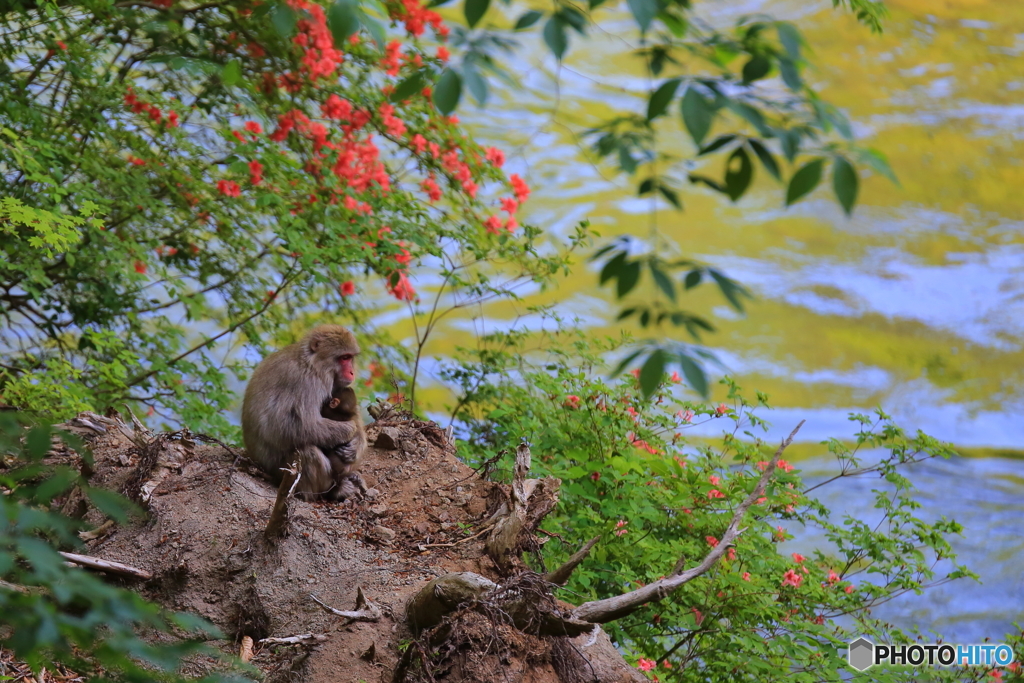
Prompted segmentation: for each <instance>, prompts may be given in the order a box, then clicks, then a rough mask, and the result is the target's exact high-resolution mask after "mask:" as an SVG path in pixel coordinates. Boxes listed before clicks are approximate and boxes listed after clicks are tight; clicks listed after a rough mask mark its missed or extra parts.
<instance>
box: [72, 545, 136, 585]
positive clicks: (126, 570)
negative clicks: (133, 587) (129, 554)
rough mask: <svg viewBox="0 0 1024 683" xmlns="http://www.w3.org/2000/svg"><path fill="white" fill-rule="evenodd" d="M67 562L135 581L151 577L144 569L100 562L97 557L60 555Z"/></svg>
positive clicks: (108, 561)
mask: <svg viewBox="0 0 1024 683" xmlns="http://www.w3.org/2000/svg"><path fill="white" fill-rule="evenodd" d="M60 556H61V557H63V558H64V559H65V560H67V561H68V562H71V563H73V564H77V565H79V566H81V567H86V568H88V569H99V570H100V571H104V572H108V573H110V574H118V575H120V576H130V577H132V578H135V579H146V580H148V579H152V578H153V575H152V574H151V573H149V572H147V571H146V570H144V569H137V568H135V567H129V566H128V565H126V564H121V563H120V562H114V561H113V560H101V559H99V558H98V557H89V556H88V555H78V554H75V553H63V552H62V553H61V554H60Z"/></svg>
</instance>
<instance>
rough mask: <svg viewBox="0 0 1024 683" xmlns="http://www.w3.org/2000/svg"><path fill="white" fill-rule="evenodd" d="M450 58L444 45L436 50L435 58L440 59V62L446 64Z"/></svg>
mask: <svg viewBox="0 0 1024 683" xmlns="http://www.w3.org/2000/svg"><path fill="white" fill-rule="evenodd" d="M450 57H451V54H449V52H448V48H446V47H445V46H444V45H442V46H441V47H439V48H437V58H438V59H440V60H441V61H442V62H447V61H448V59H449V58H450Z"/></svg>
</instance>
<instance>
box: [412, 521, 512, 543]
mask: <svg viewBox="0 0 1024 683" xmlns="http://www.w3.org/2000/svg"><path fill="white" fill-rule="evenodd" d="M492 526H494V523H493V522H490V523H488V524H484V526H483V528H482V529H480V531H478V532H476V533H475V534H473V535H472V536H467V537H466V538H460V539H459V540H457V541H454V542H452V543H423V544H421V545H418V546H416V547H417V548H452V547H455V546H457V545H459V544H460V543H465V542H466V541H472V540H473V539H474V538H479V537H481V536H483V535H484V534H485V533H487V532H488V530H490V528H491V527H492Z"/></svg>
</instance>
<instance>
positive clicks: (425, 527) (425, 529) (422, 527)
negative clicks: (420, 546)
mask: <svg viewBox="0 0 1024 683" xmlns="http://www.w3.org/2000/svg"><path fill="white" fill-rule="evenodd" d="M413 530H414V531H415V532H416V533H418V534H419V535H420V536H426V535H427V534H429V533H430V525H429V524H427V523H426V522H420V523H419V524H417V525H416V526H414V527H413Z"/></svg>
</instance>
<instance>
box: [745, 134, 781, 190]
mask: <svg viewBox="0 0 1024 683" xmlns="http://www.w3.org/2000/svg"><path fill="white" fill-rule="evenodd" d="M747 142H749V143H750V147H751V149H753V150H754V154H756V155H757V158H758V159H760V160H761V165H762V166H764V169H765V170H766V171H768V172H769V173H771V174H772V176H773V177H774V178H775V179H776V180H782V174H781V172H780V171H779V164H778V163H777V162H776V161H775V157H774V156H772V153H771V152H769V151H768V148H767V147H765V146H764V144H762V143H761V141H760V140H755V139H753V138H751V139H749V140H747Z"/></svg>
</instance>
